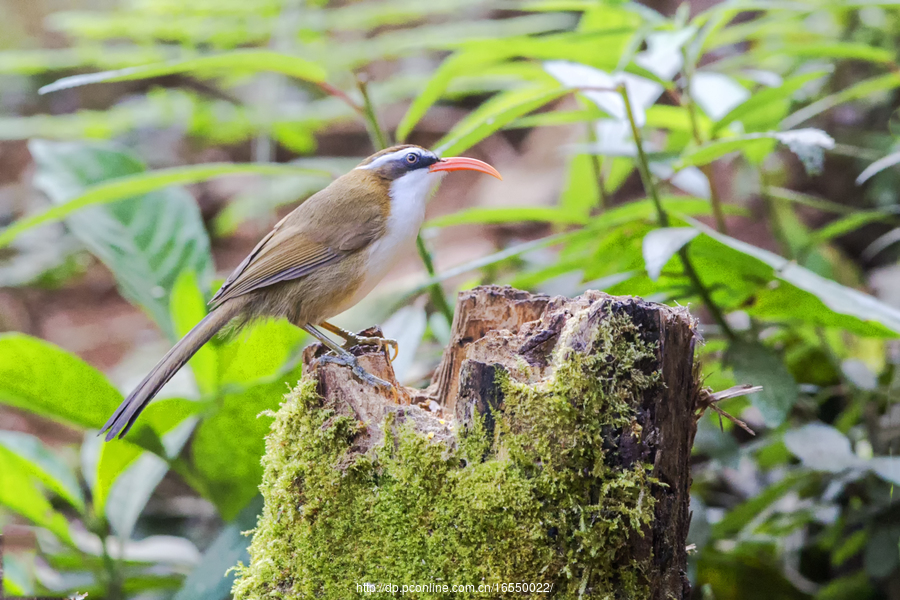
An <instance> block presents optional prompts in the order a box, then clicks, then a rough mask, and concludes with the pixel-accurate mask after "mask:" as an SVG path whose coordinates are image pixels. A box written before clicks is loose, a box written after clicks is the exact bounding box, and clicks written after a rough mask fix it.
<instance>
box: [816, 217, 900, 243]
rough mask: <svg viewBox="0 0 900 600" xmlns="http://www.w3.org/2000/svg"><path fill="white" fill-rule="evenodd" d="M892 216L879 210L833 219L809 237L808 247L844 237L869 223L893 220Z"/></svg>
mask: <svg viewBox="0 0 900 600" xmlns="http://www.w3.org/2000/svg"><path fill="white" fill-rule="evenodd" d="M894 216H895V215H892V214H890V213H887V212H882V211H880V210H870V211H861V212H857V213H851V214H849V215H847V216H845V217H841V218H839V219H835V220H834V221H832V222H831V223H829V224H828V225H825V226H824V227H822V228H821V229H817V230H816V231H814V232H813V233H812V234H811V235H810V236H809V245H815V244H822V243H824V242H827V241H830V240H833V239H834V238H836V237H840V236H842V235H846V234H848V233H850V232H852V231H856V230H857V229H859V228H860V227H862V226H863V225H868V224H869V223H878V222H880V221H886V220H888V219H891V218H893V217H894Z"/></svg>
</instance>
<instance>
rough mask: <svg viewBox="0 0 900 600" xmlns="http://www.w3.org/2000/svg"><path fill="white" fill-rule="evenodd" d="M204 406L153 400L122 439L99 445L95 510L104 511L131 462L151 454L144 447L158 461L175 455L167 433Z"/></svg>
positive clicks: (94, 491) (94, 499) (93, 491)
mask: <svg viewBox="0 0 900 600" xmlns="http://www.w3.org/2000/svg"><path fill="white" fill-rule="evenodd" d="M204 406H205V405H204V404H203V403H200V402H192V401H190V400H184V399H182V398H165V399H162V400H155V401H153V402H151V403H150V405H149V406H148V407H147V408H146V409H145V410H144V412H143V413H141V416H140V418H139V419H138V420H137V422H136V423H135V425H134V427H133V428H132V429H131V431H129V432H128V435H126V436H125V437H124V438H123V439H114V440H111V441H109V442H105V443H104V444H103V445H102V446H101V447H100V456H99V458H98V460H97V465H96V473H95V476H94V477H93V478H92V479H93V485H92V489H91V491H92V496H93V503H94V507H95V509H96V510H97V511H101V512H105V510H106V502H107V499H108V497H109V493H110V490H111V489H112V487H113V485H114V484H115V483H116V481H117V479H118V478H119V477H120V476H121V475H122V474H123V473H125V472H127V470H128V469H129V468H130V467H132V466H133V465H134V463H135V461H137V460H138V459H139V458H140V457H141V456H145V455H149V454H150V452H147V449H150V450H152V452H153V453H155V454H156V457H157V458H158V459H160V460H162V459H166V458H170V457H171V456H174V455H173V454H172V453H171V452H169V449H167V448H166V447H165V445H166V437H165V436H166V434H167V433H169V432H171V431H172V430H173V429H175V428H176V427H178V426H179V425H180V424H182V423H184V422H185V420H187V419H189V418H191V417H192V416H193V415H194V414H196V413H197V412H198V411H200V410H202V409H203V408H204ZM170 444H171V442H170ZM145 460H149V459H145ZM155 462H156V463H158V462H159V461H155ZM163 462H164V461H163ZM166 470H168V467H166ZM163 474H165V471H163ZM145 501H146V500H145Z"/></svg>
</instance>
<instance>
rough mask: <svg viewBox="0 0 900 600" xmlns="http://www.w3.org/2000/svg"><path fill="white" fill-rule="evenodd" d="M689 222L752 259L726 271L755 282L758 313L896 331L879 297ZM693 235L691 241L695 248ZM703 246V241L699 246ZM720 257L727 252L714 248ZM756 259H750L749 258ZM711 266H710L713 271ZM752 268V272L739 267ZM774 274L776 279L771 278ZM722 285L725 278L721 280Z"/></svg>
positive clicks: (897, 316)
mask: <svg viewBox="0 0 900 600" xmlns="http://www.w3.org/2000/svg"><path fill="white" fill-rule="evenodd" d="M683 218H684V219H685V220H686V221H687V222H689V223H690V224H691V225H692V226H693V227H696V228H697V229H699V230H700V231H701V232H703V233H705V234H706V236H708V237H709V238H712V239H713V240H716V241H717V242H719V244H721V246H720V247H722V246H724V247H727V248H730V249H731V250H735V251H737V252H738V253H740V254H743V255H744V256H746V257H747V258H748V259H752V261H747V260H745V261H743V262H741V263H736V264H733V265H732V269H731V270H730V271H728V277H729V278H730V279H731V280H734V281H735V283H737V282H738V281H740V282H741V284H742V285H747V284H748V283H751V284H754V285H755V286H756V287H757V289H756V291H755V292H754V293H755V298H754V301H753V302H752V303H750V304H749V305H748V307H746V310H747V312H749V313H750V314H753V315H756V316H759V317H762V318H776V319H784V318H787V319H800V320H806V321H807V322H809V323H815V324H818V325H822V326H826V327H842V328H844V329H847V330H851V331H855V332H857V333H860V334H861V335H868V336H894V335H896V334H897V333H898V332H900V311H898V310H897V309H895V308H892V307H890V306H888V305H887V304H884V303H882V302H880V301H879V300H877V299H875V298H873V297H872V296H869V295H868V294H864V293H862V292H860V291H857V290H855V289H853V288H849V287H846V286H843V285H840V284H839V283H837V282H835V281H832V280H830V279H826V278H824V277H821V276H820V275H817V274H815V273H813V272H812V271H810V270H809V269H806V268H804V267H802V266H800V265H798V264H796V263H794V262H792V261H789V260H787V259H786V258H783V257H781V256H778V255H777V254H774V253H772V252H769V251H768V250H763V249H762V248H757V247H756V246H752V245H750V244H747V243H745V242H742V241H739V240H736V239H734V238H731V237H729V236H727V235H723V234H721V233H719V232H717V231H715V230H713V229H711V228H709V227H707V226H706V225H703V224H702V223H699V222H698V221H696V220H694V219H691V218H690V217H683ZM701 240H702V238H696V239H695V240H694V242H693V243H692V244H691V250H692V251H693V250H694V249H695V245H696V244H697V242H699V241H701ZM701 247H702V246H701ZM716 256H718V257H719V259H721V258H722V257H724V256H726V255H725V254H722V253H721V250H719V251H718V254H717V255H716ZM754 263H755V264H754ZM715 268H716V267H710V271H714V269H715ZM750 268H752V269H753V270H754V275H753V277H752V278H748V277H747V274H746V273H744V274H743V277H741V276H739V275H738V274H739V273H741V272H742V270H745V269H750ZM772 280H776V281H777V283H774V284H773V283H772ZM723 283H725V284H726V285H733V284H728V283H727V282H723Z"/></svg>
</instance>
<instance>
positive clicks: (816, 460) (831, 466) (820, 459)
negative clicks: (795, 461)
mask: <svg viewBox="0 0 900 600" xmlns="http://www.w3.org/2000/svg"><path fill="white" fill-rule="evenodd" d="M784 445H785V446H787V448H788V450H790V451H791V453H792V454H793V455H794V456H796V457H797V458H799V459H800V462H802V463H803V465H804V466H805V467H807V468H809V469H812V470H814V471H825V472H828V473H840V472H841V471H843V470H844V469H849V468H850V467H853V466H857V465H859V464H860V463H861V462H862V461H860V459H859V458H857V456H856V455H855V454H854V453H853V449H852V448H851V447H850V440H848V439H847V436H845V435H844V434H843V433H841V432H840V431H838V430H837V429H835V428H834V427H832V426H831V425H826V424H825V423H818V422H814V423H807V424H806V425H803V426H801V427H799V428H797V429H791V430H789V431H786V432H785V433H784Z"/></svg>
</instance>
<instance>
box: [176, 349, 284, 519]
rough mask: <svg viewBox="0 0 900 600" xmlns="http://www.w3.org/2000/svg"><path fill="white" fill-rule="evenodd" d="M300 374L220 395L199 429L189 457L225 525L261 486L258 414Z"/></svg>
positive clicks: (262, 425) (264, 422) (265, 426)
mask: <svg viewBox="0 0 900 600" xmlns="http://www.w3.org/2000/svg"><path fill="white" fill-rule="evenodd" d="M301 376H302V373H301V369H300V368H299V367H298V368H297V369H295V370H294V371H291V372H290V373H287V374H286V375H284V376H282V377H278V378H276V379H275V380H274V381H273V382H271V383H263V384H260V385H256V386H253V387H250V388H246V389H245V390H243V391H242V392H241V393H233V394H225V395H224V396H223V397H222V398H221V400H220V401H219V404H218V406H217V407H216V409H215V411H214V412H213V413H212V415H211V416H209V417H208V418H205V419H204V420H203V421H201V423H200V425H198V427H197V429H196V431H195V433H194V439H193V443H192V444H191V454H192V459H193V465H194V468H195V469H196V472H197V474H198V476H199V477H200V478H201V479H202V480H203V482H204V484H205V487H206V490H205V493H206V495H207V499H208V500H210V501H211V502H213V503H214V504H215V505H216V506H217V507H218V508H219V512H220V513H221V515H222V518H223V519H225V520H230V519H233V518H234V517H235V515H237V514H238V512H239V511H240V510H241V509H242V508H243V507H244V506H246V505H247V503H248V502H250V500H252V499H253V497H254V496H255V495H256V494H257V493H258V486H259V483H260V481H261V480H262V465H261V464H260V457H261V456H262V454H263V451H264V450H265V436H266V434H267V433H268V432H269V425H270V424H271V419H270V418H269V417H267V416H260V413H262V412H263V411H268V410H275V409H277V408H278V406H279V404H280V403H281V400H282V397H283V396H284V395H285V394H287V393H288V391H289V390H290V388H289V386H294V385H296V384H297V381H299V379H300V378H301Z"/></svg>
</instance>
